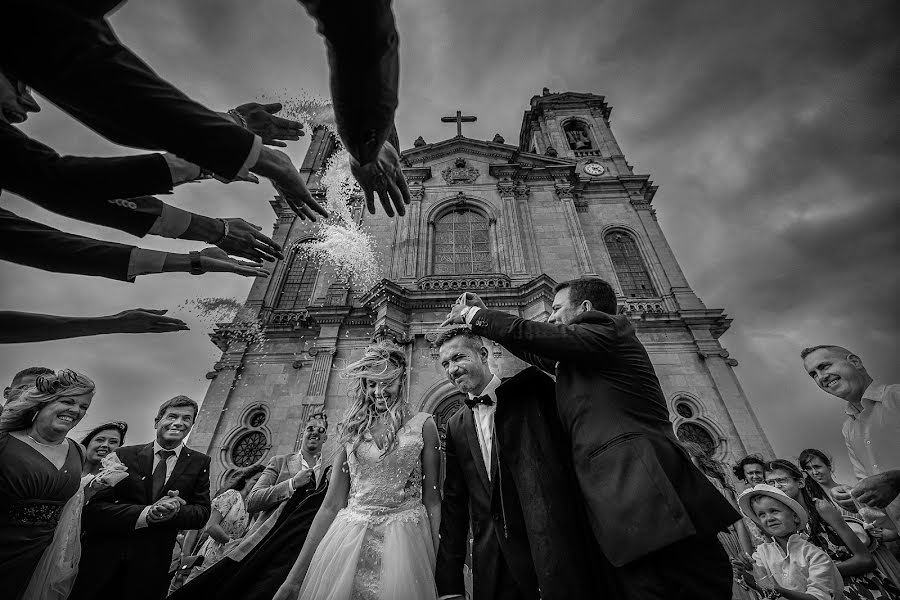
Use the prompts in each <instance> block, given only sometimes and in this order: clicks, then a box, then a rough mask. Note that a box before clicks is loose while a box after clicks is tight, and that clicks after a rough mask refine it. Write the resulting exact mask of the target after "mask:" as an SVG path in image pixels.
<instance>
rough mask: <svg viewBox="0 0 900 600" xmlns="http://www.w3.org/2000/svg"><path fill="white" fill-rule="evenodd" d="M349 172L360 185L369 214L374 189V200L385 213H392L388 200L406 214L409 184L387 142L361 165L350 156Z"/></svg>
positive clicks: (394, 151)
mask: <svg viewBox="0 0 900 600" xmlns="http://www.w3.org/2000/svg"><path fill="white" fill-rule="evenodd" d="M350 171H351V172H352V173H353V176H354V177H356V181H358V182H359V185H360V187H361V188H362V191H363V194H364V195H365V197H366V207H367V208H368V209H369V212H370V213H371V214H373V215H374V214H375V192H378V199H379V200H380V201H381V206H383V207H384V212H385V213H386V214H387V216H389V217H393V216H394V210H393V208H391V203H393V205H394V207H395V208H396V209H397V214H399V215H400V216H401V217H402V216H403V215H405V214H406V205H407V204H409V203H410V197H409V187H408V186H407V185H406V178H405V177H403V169H401V168H400V155H399V154H397V151H396V150H395V149H394V147H393V146H392V145H391V144H390V143H389V142H385V143H384V145H383V146H382V147H381V150H379V151H378V156H377V157H376V158H375V160H373V161H371V162H369V163H366V164H364V165H361V164H359V161H357V160H356V159H355V158H353V156H352V155H351V156H350Z"/></svg>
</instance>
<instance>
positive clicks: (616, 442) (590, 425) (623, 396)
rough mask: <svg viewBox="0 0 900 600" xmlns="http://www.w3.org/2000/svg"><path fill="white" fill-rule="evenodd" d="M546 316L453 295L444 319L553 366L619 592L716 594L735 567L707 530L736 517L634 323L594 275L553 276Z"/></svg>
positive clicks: (726, 593)
mask: <svg viewBox="0 0 900 600" xmlns="http://www.w3.org/2000/svg"><path fill="white" fill-rule="evenodd" d="M555 292H556V295H555V297H554V298H553V309H552V310H553V313H552V314H551V315H550V318H549V320H548V321H547V323H538V322H534V321H527V320H525V319H521V318H518V317H514V316H512V315H509V314H507V313H505V312H503V311H499V310H490V309H488V308H487V307H485V305H484V303H483V302H482V301H481V299H480V298H478V296H476V295H475V294H472V293H465V294H464V295H463V296H461V297H460V300H459V303H458V304H456V305H455V306H454V307H453V308H452V310H451V312H450V315H448V318H447V320H446V321H445V323H444V324H448V323H470V324H471V326H472V331H473V332H475V333H477V334H479V335H483V336H484V337H486V338H488V339H490V340H494V341H496V342H499V343H500V344H502V345H503V347H504V348H506V349H507V350H509V351H510V352H512V353H513V354H515V355H516V356H519V357H521V358H523V359H525V360H526V361H528V362H531V363H532V364H535V365H538V366H539V367H541V368H543V369H544V370H546V371H548V372H551V373H555V374H556V394H555V398H556V402H555V406H554V409H553V410H554V411H558V413H559V416H560V419H561V420H562V423H563V426H564V427H565V430H566V434H567V436H566V437H567V442H568V443H567V444H566V447H567V450H568V452H571V456H572V459H573V460H574V463H575V470H576V473H577V474H578V484H579V488H580V490H581V496H582V498H583V499H584V502H585V504H586V505H587V507H588V515H589V517H590V520H591V526H592V529H593V532H594V536H595V538H596V540H597V543H598V544H599V545H600V546H601V548H602V549H603V553H604V555H605V556H607V557H608V558H609V560H610V562H611V563H612V564H613V565H615V567H616V575H617V579H618V581H619V582H620V586H621V588H622V589H623V593H624V596H623V597H624V598H627V599H628V600H632V599H633V600H655V599H659V600H663V599H664V600H675V599H678V600H721V599H722V598H730V597H731V583H732V575H731V568H730V566H729V563H728V557H727V555H726V554H725V551H724V549H723V548H722V545H721V544H720V543H719V541H718V539H717V538H716V532H717V531H721V530H724V529H725V528H726V527H728V525H730V524H731V523H733V522H735V521H737V520H738V518H739V515H738V514H737V512H736V511H735V510H734V509H733V508H732V507H731V506H730V505H729V504H728V502H727V501H726V500H725V498H724V496H722V495H721V494H720V493H719V492H718V491H717V490H716V489H715V488H714V487H713V486H712V485H711V484H710V483H709V481H707V480H706V478H705V477H704V476H703V474H702V473H701V472H700V471H699V470H698V469H696V468H695V467H694V466H693V465H692V464H691V462H690V459H689V457H688V455H687V453H686V452H685V451H684V449H683V448H682V447H681V446H680V444H679V442H678V439H677V438H676V437H675V434H674V432H673V431H672V423H671V422H670V420H669V411H668V407H667V405H666V399H665V396H664V395H663V392H662V389H661V388H660V385H659V380H658V379H657V377H656V372H655V371H654V369H653V364H652V363H651V362H650V357H649V355H648V354H647V350H646V349H645V348H644V346H643V344H641V342H640V340H638V337H637V334H636V332H635V329H634V326H633V325H632V324H631V322H630V321H629V320H628V318H627V317H625V316H624V315H617V314H616V293H615V291H614V290H613V289H612V286H610V285H609V283H607V282H606V281H604V280H602V279H600V278H599V277H583V278H581V279H575V280H572V281H566V282H563V283H560V284H559V285H558V286H556V290H555Z"/></svg>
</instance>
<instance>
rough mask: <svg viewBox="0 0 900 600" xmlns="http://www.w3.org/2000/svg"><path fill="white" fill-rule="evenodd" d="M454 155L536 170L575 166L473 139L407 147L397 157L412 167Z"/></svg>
mask: <svg viewBox="0 0 900 600" xmlns="http://www.w3.org/2000/svg"><path fill="white" fill-rule="evenodd" d="M458 154H471V155H475V156H482V157H484V158H487V159H488V160H489V161H491V162H498V163H499V162H502V163H514V164H520V165H522V166H528V167H537V168H541V167H571V166H574V165H575V164H576V162H575V161H574V160H572V159H569V158H560V157H552V156H541V155H540V154H532V153H531V152H524V151H522V150H521V149H520V148H519V147H518V146H513V145H510V144H500V143H497V142H488V141H485V140H475V139H472V138H467V137H465V136H455V137H452V138H449V139H446V140H443V141H440V142H435V143H433V144H425V145H424V146H419V147H417V148H410V149H408V150H404V151H403V152H401V153H400V157H401V159H402V160H403V162H404V164H405V165H406V166H409V167H415V166H421V165H425V164H427V163H428V162H431V161H435V160H440V159H442V158H446V157H448V156H454V155H458Z"/></svg>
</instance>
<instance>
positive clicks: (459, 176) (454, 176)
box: [441, 158, 481, 185]
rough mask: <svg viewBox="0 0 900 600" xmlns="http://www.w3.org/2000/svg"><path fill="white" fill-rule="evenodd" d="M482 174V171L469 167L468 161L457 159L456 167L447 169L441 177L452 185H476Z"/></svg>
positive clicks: (442, 172)
mask: <svg viewBox="0 0 900 600" xmlns="http://www.w3.org/2000/svg"><path fill="white" fill-rule="evenodd" d="M480 174H481V173H480V171H479V170H478V169H476V168H475V167H467V166H466V159H464V158H457V159H456V161H455V162H454V166H452V167H447V168H446V169H444V170H443V171H441V177H443V178H444V181H446V182H447V183H448V184H450V185H455V184H458V183H474V182H475V180H476V179H478V176H479V175H480Z"/></svg>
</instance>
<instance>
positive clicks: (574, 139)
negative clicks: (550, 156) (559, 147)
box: [563, 119, 594, 150]
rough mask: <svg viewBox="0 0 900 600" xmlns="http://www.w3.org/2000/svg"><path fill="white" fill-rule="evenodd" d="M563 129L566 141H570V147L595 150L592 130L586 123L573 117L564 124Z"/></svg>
mask: <svg viewBox="0 0 900 600" xmlns="http://www.w3.org/2000/svg"><path fill="white" fill-rule="evenodd" d="M563 131H564V132H565V134H566V141H567V142H569V148H570V149H572V150H594V144H593V142H591V134H590V130H589V129H588V126H587V125H586V124H585V123H582V122H581V121H578V120H575V119H573V120H571V121H569V122H567V123H566V124H565V125H563Z"/></svg>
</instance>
